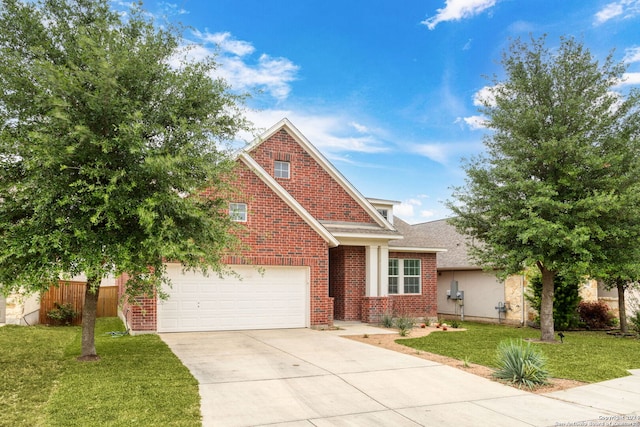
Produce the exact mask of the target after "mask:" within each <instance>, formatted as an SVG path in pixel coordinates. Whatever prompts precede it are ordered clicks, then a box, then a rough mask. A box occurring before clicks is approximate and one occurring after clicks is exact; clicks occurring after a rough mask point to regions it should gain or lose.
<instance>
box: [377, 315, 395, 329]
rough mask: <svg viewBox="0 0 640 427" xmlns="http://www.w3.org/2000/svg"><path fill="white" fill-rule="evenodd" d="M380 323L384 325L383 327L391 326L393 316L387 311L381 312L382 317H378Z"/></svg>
mask: <svg viewBox="0 0 640 427" xmlns="http://www.w3.org/2000/svg"><path fill="white" fill-rule="evenodd" d="M380 323H382V326H384V327H385V328H391V327H393V316H391V315H390V314H388V313H385V314H383V315H382V318H381V319H380Z"/></svg>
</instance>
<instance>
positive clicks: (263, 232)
mask: <svg viewBox="0 0 640 427" xmlns="http://www.w3.org/2000/svg"><path fill="white" fill-rule="evenodd" d="M234 186H235V187H236V188H237V189H238V191H237V192H236V193H235V196H233V197H232V200H230V201H231V202H236V203H246V204H247V212H248V213H247V222H246V223H243V225H244V227H243V229H242V231H239V236H240V238H241V240H242V242H243V243H244V245H245V247H246V249H244V250H243V251H242V252H241V253H238V254H234V255H230V256H227V257H225V258H224V262H225V263H227V264H251V265H261V266H269V265H274V266H308V267H309V268H310V311H311V313H310V323H311V326H319V325H332V324H333V310H334V309H333V298H330V297H329V260H328V253H329V248H328V245H327V243H326V242H325V241H324V240H323V239H322V237H320V236H319V235H318V233H316V232H315V231H314V230H313V229H312V228H311V227H310V226H309V225H308V224H307V223H306V222H305V221H304V220H303V219H302V218H300V217H299V216H298V215H297V214H296V213H295V212H294V211H293V210H292V209H291V208H290V207H289V206H288V205H287V204H286V203H285V202H284V201H283V200H282V199H280V198H279V197H278V196H277V195H275V194H274V193H273V192H272V191H271V190H270V189H269V188H268V187H267V185H266V184H264V183H263V182H262V180H261V179H260V178H258V177H257V176H256V175H255V173H253V172H252V171H250V170H249V169H248V168H247V167H246V166H245V165H244V163H241V162H239V163H238V167H237V169H236V181H235V183H234ZM136 301H138V302H139V304H140V306H136V305H134V304H127V305H126V307H125V309H126V310H128V312H125V315H126V316H127V321H128V322H129V323H130V325H131V328H132V329H133V330H139V331H144V330H156V300H155V298H149V299H146V298H137V299H136Z"/></svg>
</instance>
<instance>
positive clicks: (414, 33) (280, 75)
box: [144, 0, 640, 223]
mask: <svg viewBox="0 0 640 427" xmlns="http://www.w3.org/2000/svg"><path fill="white" fill-rule="evenodd" d="M144 8H145V9H147V10H148V11H149V12H150V13H152V14H153V15H154V16H155V17H156V18H157V19H159V20H160V22H161V21H162V19H168V20H170V21H172V22H182V23H183V24H186V25H188V26H190V27H191V29H188V30H187V31H186V32H185V34H184V35H185V37H186V38H187V39H188V40H190V41H191V42H194V43H197V44H198V45H199V46H198V48H196V49H194V50H193V51H192V55H194V56H195V57H197V56H199V55H207V54H216V55H217V62H218V63H219V65H220V67H219V69H218V70H217V73H218V75H220V76H223V77H224V78H225V79H226V80H227V81H228V83H229V84H231V86H232V87H233V88H234V90H237V91H249V92H251V93H252V94H253V96H252V98H251V99H250V100H249V102H248V107H250V111H248V113H247V115H248V117H249V118H250V119H251V120H252V121H253V122H254V123H255V125H256V126H257V127H258V128H261V129H263V130H264V129H267V128H269V127H270V126H271V125H273V124H275V123H276V122H278V121H279V120H280V119H282V118H283V117H287V118H289V119H290V120H291V121H292V122H293V123H294V125H296V127H298V129H299V130H300V131H301V132H302V133H303V134H304V135H305V136H306V137H307V138H308V139H309V140H310V141H311V142H312V143H313V144H314V145H315V146H317V147H318V148H319V149H320V150H321V151H322V153H323V154H324V155H325V156H326V157H327V158H328V159H329V160H330V161H331V162H332V163H333V164H334V165H335V166H336V167H337V168H338V169H339V170H340V171H341V172H342V173H343V175H344V176H345V177H346V178H347V179H348V180H349V181H350V182H351V183H352V184H353V185H355V187H356V188H358V189H359V190H360V191H361V192H362V193H363V194H364V195H365V196H367V197H374V198H383V199H391V200H397V201H399V202H401V203H400V204H399V205H398V206H396V209H395V214H396V215H397V216H399V217H401V218H402V219H404V220H405V221H408V222H410V223H420V222H425V221H432V220H436V219H441V218H445V217H447V216H449V215H450V213H449V212H448V211H447V210H446V208H445V207H444V205H443V203H442V202H443V201H444V200H446V199H449V198H450V194H451V187H452V186H456V185H462V184H463V183H464V178H465V175H464V172H463V171H462V169H461V161H460V160H461V158H463V157H470V156H473V155H477V154H479V153H481V152H482V151H483V145H482V139H483V136H484V135H485V134H486V133H487V131H486V129H484V128H483V127H482V120H481V117H480V116H479V112H478V106H477V101H476V99H477V96H478V95H479V94H480V93H482V91H483V90H485V89H486V88H487V87H488V85H490V81H489V80H487V79H486V78H485V77H483V76H488V75H489V76H490V75H493V74H498V75H500V73H501V67H500V65H499V64H498V62H499V60H500V57H501V54H502V52H503V51H504V50H505V49H506V48H507V47H508V46H509V43H510V40H511V39H513V38H517V37H520V38H523V39H529V37H530V36H531V35H532V36H534V37H536V38H538V37H540V36H542V35H543V34H547V35H548V46H550V47H553V46H557V44H558V42H559V37H560V36H562V35H564V36H575V37H576V38H578V39H579V40H582V41H583V42H584V44H585V46H586V47H587V48H589V49H590V50H591V52H592V54H594V55H595V57H596V58H598V59H604V58H605V57H606V55H607V54H608V53H609V52H610V51H611V50H612V49H615V53H614V56H615V59H616V60H617V61H625V62H627V63H628V64H629V68H628V74H627V76H626V77H627V80H626V83H625V84H623V85H621V86H619V90H620V91H621V92H624V90H626V89H628V88H629V87H631V86H634V85H635V86H638V85H640V0H564V1H558V0H430V1H424V0H421V1H418V0H403V1H396V0H384V1H383V0H271V1H269V0H178V1H175V2H173V3H172V2H167V1H145V3H144ZM243 137H244V138H245V139H247V140H250V139H252V136H251V135H243Z"/></svg>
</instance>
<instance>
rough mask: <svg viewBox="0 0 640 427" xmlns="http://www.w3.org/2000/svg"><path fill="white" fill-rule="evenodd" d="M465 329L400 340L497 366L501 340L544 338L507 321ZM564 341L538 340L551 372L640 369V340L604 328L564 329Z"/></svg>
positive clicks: (612, 374)
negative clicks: (620, 335)
mask: <svg viewBox="0 0 640 427" xmlns="http://www.w3.org/2000/svg"><path fill="white" fill-rule="evenodd" d="M461 327H463V328H465V329H467V330H466V331H463V332H451V331H447V332H435V333H431V334H429V335H427V336H426V337H422V338H410V339H400V340H397V341H396V342H398V343H400V344H404V345H406V346H409V347H412V348H415V349H417V350H422V351H427V352H430V353H436V354H441V355H444V356H448V357H453V358H455V359H460V360H467V361H469V362H471V363H476V364H479V365H485V366H489V367H495V366H496V364H495V356H496V349H497V347H498V343H499V342H500V341H501V340H505V339H509V338H512V339H517V338H522V339H526V338H532V339H534V340H537V339H540V331H539V330H537V329H532V328H514V327H509V326H503V325H490V324H481V323H468V322H465V323H462V324H461ZM564 334H565V338H564V344H560V341H558V344H543V343H535V344H534V345H536V346H537V347H538V348H540V349H541V350H542V352H543V353H544V355H545V356H546V357H547V360H548V368H549V371H550V372H551V375H552V376H553V377H556V378H567V379H572V380H577V381H584V382H598V381H604V380H609V379H612V378H618V377H623V376H626V375H628V372H627V369H640V340H638V339H633V338H616V337H614V336H611V335H607V334H606V333H604V332H564Z"/></svg>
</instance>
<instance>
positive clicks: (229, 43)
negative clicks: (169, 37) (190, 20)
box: [193, 30, 255, 56]
mask: <svg viewBox="0 0 640 427" xmlns="http://www.w3.org/2000/svg"><path fill="white" fill-rule="evenodd" d="M193 35H194V36H196V38H197V39H199V40H201V41H202V42H204V43H213V44H215V45H217V46H218V48H219V49H220V52H221V53H231V54H233V55H237V56H245V55H250V54H252V53H253V52H254V51H255V48H254V47H253V45H252V44H251V43H249V42H246V41H243V40H236V39H234V38H233V36H232V35H231V33H229V32H225V33H213V34H211V33H209V32H205V33H202V32H200V31H198V30H194V31H193Z"/></svg>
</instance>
